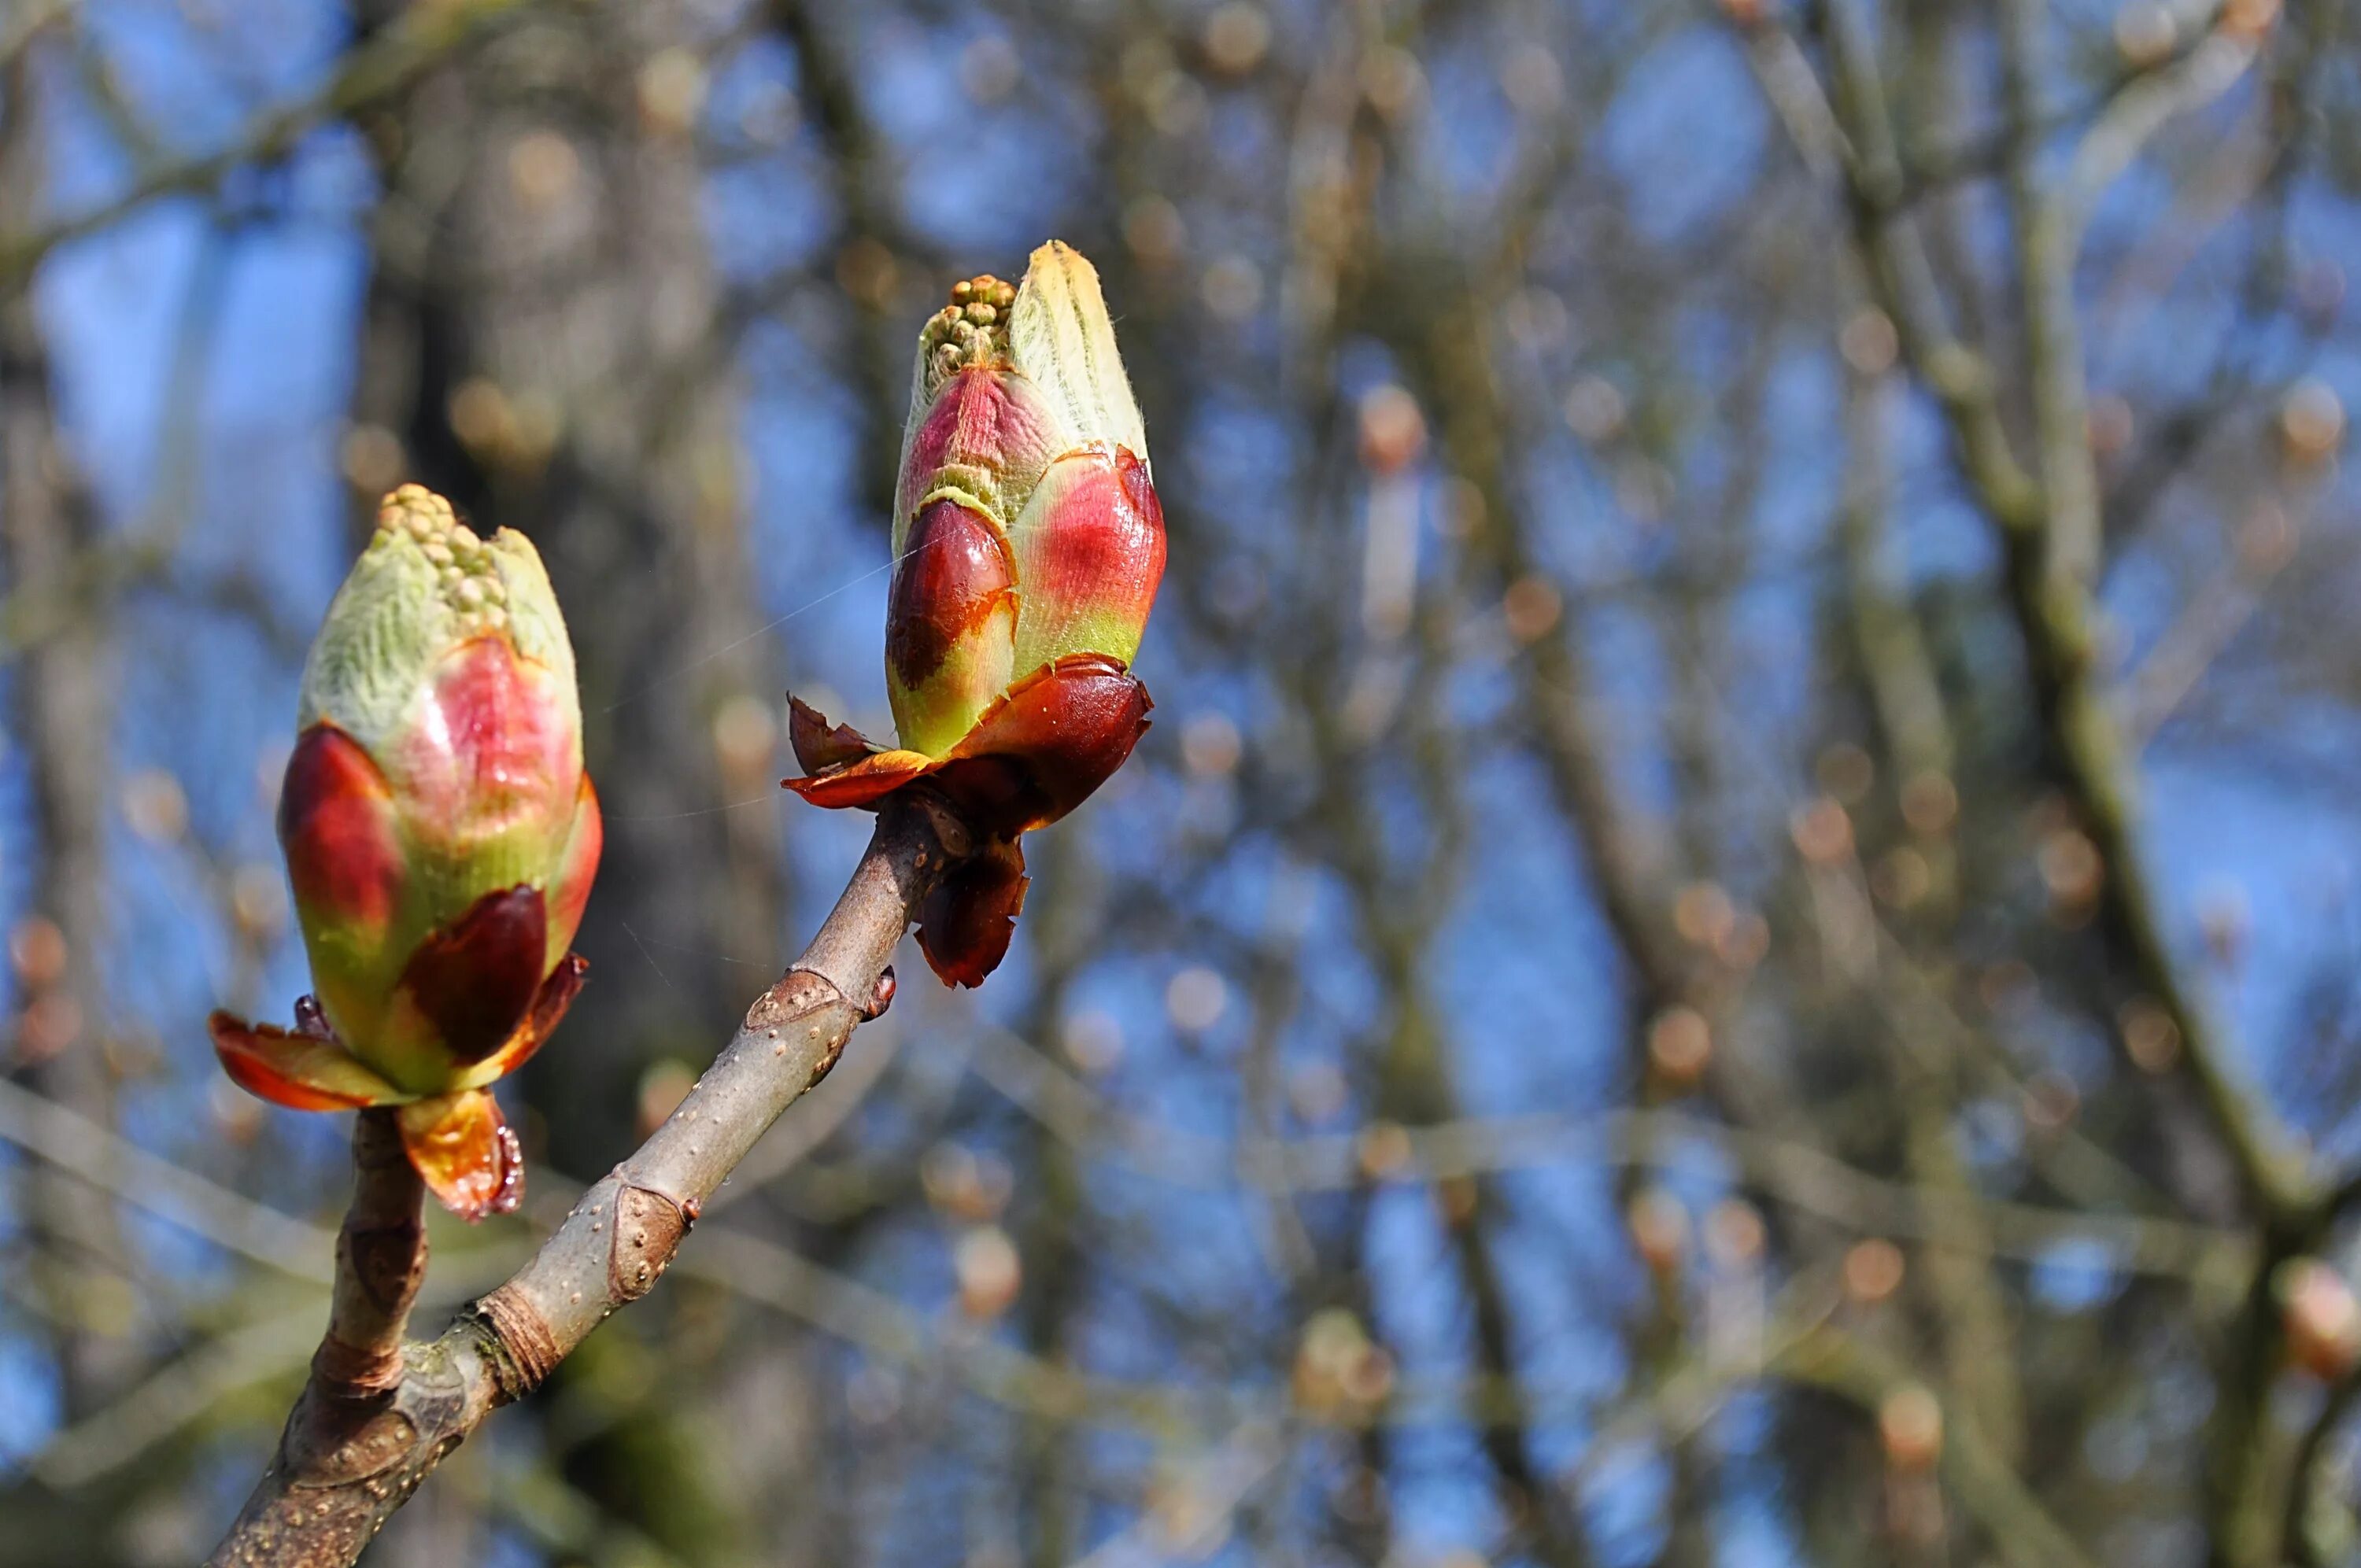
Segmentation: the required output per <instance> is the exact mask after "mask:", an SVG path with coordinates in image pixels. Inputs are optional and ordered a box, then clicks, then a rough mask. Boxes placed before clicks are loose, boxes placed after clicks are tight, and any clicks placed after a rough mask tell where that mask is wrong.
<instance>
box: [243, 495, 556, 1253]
mask: <svg viewBox="0 0 2361 1568" xmlns="http://www.w3.org/2000/svg"><path fill="white" fill-rule="evenodd" d="M297 724H298V726H299V729H300V734H299V737H298V740H297V741H296V745H295V750H294V752H293V754H292V755H291V757H290V758H289V759H288V762H287V772H286V778H285V781H284V784H282V786H281V789H280V802H279V838H280V847H281V848H282V850H284V851H285V854H286V858H287V871H288V881H289V883H290V884H291V887H292V889H293V893H294V906H295V915H296V919H297V922H298V924H299V925H300V927H302V933H303V943H304V948H305V951H306V954H307V955H308V956H309V958H310V959H311V968H312V983H313V996H314V998H316V1000H313V999H306V1003H305V1004H304V1005H302V1006H300V1007H299V1008H298V1010H297V1011H298V1018H297V1023H296V1027H295V1028H294V1030H292V1031H286V1030H280V1029H277V1028H273V1027H270V1026H269V1025H247V1024H245V1023H244V1022H243V1021H241V1020H238V1019H236V1018H232V1017H230V1016H228V1015H227V1014H214V1019H213V1032H214V1046H215V1047H216V1049H217V1050H218V1051H219V1052H220V1054H221V1057H222V1061H223V1065H224V1066H225V1067H226V1068H227V1069H228V1070H229V1073H230V1076H231V1077H233V1078H235V1079H236V1080H237V1081H238V1082H239V1083H241V1084H244V1085H245V1086H246V1087H247V1088H248V1089H250V1090H252V1091H254V1092H256V1093H258V1094H260V1095H262V1096H263V1097H264V1098H266V1099H270V1100H275V1101H277V1102H280V1104H284V1105H292V1106H296V1107H298V1108H301V1109H329V1108H339V1107H345V1106H359V1105H400V1106H402V1107H403V1111H402V1114H401V1125H402V1131H403V1137H404V1142H405V1146H407V1147H408V1149H409V1151H410V1155H411V1158H412V1163H413V1164H415V1165H416V1166H417V1167H418V1168H419V1171H420V1174H421V1175H422V1176H423V1177H424V1178H425V1179H426V1180H427V1182H428V1184H429V1185H430V1186H432V1187H433V1188H434V1190H435V1193H436V1195H437V1196H438V1197H440V1198H441V1199H442V1200H443V1201H444V1202H445V1203H446V1204H447V1205H449V1206H450V1207H451V1208H452V1209H454V1210H455V1211H456V1212H460V1213H463V1214H466V1215H467V1216H468V1217H470V1218H476V1217H480V1216H481V1215H482V1214H484V1213H487V1212H496V1211H498V1210H500V1209H501V1208H503V1207H509V1206H513V1203H514V1201H515V1189H516V1179H517V1169H516V1158H515V1138H514V1136H513V1135H511V1134H510V1133H509V1132H508V1129H507V1127H506V1125H505V1124H503V1123H502V1122H501V1121H500V1111H499V1107H498V1106H497V1105H496V1104H495V1103H494V1102H492V1100H491V1098H490V1096H489V1095H488V1094H485V1093H483V1092H481V1091H482V1089H483V1087H484V1086H485V1085H486V1084H489V1083H490V1082H492V1081H493V1080H495V1079H498V1078H500V1076H502V1075H503V1074H504V1073H506V1072H508V1071H510V1070H511V1069H513V1068H515V1067H516V1066H517V1065H518V1064H519V1063H521V1062H522V1061H523V1060H524V1058H526V1057H528V1056H530V1055H531V1054H532V1053H533V1050H534V1049H535V1048H536V1047H539V1046H540V1044H541V1042H542V1041H543V1039H544V1038H545V1037H546V1036H547V1035H548V1034H549V1032H550V1030H551V1029H553V1028H555V1025H556V1024H557V1021H558V1019H559V1018H560V1017H562V1016H563V1015H564V1014H565V1011H566V1005H567V1003H570V1002H571V1001H572V999H573V995H574V992H576V990H577V989H578V987H579V986H580V983H581V974H582V964H581V960H580V959H577V958H575V957H573V956H572V955H571V954H570V953H569V951H568V948H569V947H570V945H571V943H572V941H573V939H574V932H575V928H576V927H577V926H578V925H579V924H580V923H581V919H582V908H583V905H584V902H585V901H586V900H587V899H588V896H589V891H590V881H591V877H592V875H593V873H594V872H596V870H597V868H598V850H599V845H600V841H601V831H600V823H599V817H598V800H597V796H596V795H595V794H594V793H593V792H592V790H591V787H590V781H589V778H588V775H587V774H586V773H584V772H583V768H582V715H581V707H580V702H579V699H578V697H577V695H576V691H575V681H574V653H573V649H572V646H571V644H570V643H569V642H568V641H567V640H566V625H565V621H564V620H563V619H562V618H561V616H560V615H559V612H558V609H557V601H556V598H555V595H554V594H553V593H552V592H551V591H550V587H549V579H548V577H547V576H546V575H544V572H543V570H542V565H541V558H540V557H539V555H537V554H535V553H534V551H533V546H532V544H531V543H528V542H527V541H525V540H524V539H523V538H522V536H520V535H517V534H514V533H511V532H508V531H507V530H505V529H504V530H502V531H500V532H498V533H496V534H494V535H493V536H492V538H490V539H489V540H485V539H481V538H478V536H477V535H476V533H475V532H473V531H472V530H470V529H469V528H468V527H467V525H466V524H465V523H462V522H460V521H458V520H457V518H456V517H455V516H454V515H453V513H452V511H451V508H450V505H449V503H448V502H446V501H445V500H444V499H442V498H441V497H439V496H436V495H434V494H432V493H431V492H429V491H427V490H425V489H423V488H420V487H418V486H415V485H405V486H403V487H402V488H400V489H398V490H396V491H394V492H393V493H392V494H391V495H390V496H388V497H387V498H386V501H385V505H384V508H383V509H382V510H381V511H380V512H379V517H378V528H377V533H376V536H375V537H374V538H373V539H372V540H371V541H370V543H369V545H368V549H367V550H366V551H364V552H363V554H362V555H361V558H360V561H359V562H358V564H357V565H355V566H354V568H353V571H352V574H351V576H348V577H347V578H346V581H345V585H344V587H342V588H341V589H339V590H338V592H337V594H336V597H335V601H334V602H333V603H332V604H331V605H330V606H329V607H328V615H327V619H326V620H325V622H324V624H323V625H322V627H321V629H320V634H319V636H318V637H317V639H315V640H314V641H313V645H312V652H311V656H310V658H309V660H308V661H307V662H306V663H305V665H304V671H303V682H302V691H301V694H300V697H299V706H298V712H297Z"/></svg>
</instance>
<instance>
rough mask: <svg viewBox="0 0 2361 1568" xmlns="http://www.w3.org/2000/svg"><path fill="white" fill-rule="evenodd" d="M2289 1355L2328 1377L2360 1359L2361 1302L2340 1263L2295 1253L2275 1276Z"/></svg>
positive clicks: (2273, 1281)
mask: <svg viewBox="0 0 2361 1568" xmlns="http://www.w3.org/2000/svg"><path fill="white" fill-rule="evenodd" d="M2271 1288H2272V1289H2273V1290H2274V1291H2275V1292H2276V1293H2277V1294H2278V1296H2279V1318H2280V1322H2281V1326H2282V1327H2283V1328H2284V1330H2285V1332H2286V1333H2287V1346H2288V1356H2289V1358H2290V1360H2292V1361H2294V1362H2295V1364H2296V1365H2299V1366H2301V1367H2302V1368H2304V1370H2306V1371H2308V1372H2310V1373H2311V1374H2312V1376H2315V1377H2318V1378H2321V1379H2322V1380H2323V1381H2327V1382H2334V1381H2335V1380H2336V1379H2338V1378H2341V1377H2343V1376H2345V1375H2346V1374H2347V1373H2349V1372H2351V1371H2352V1370H2353V1368H2354V1367H2355V1365H2356V1364H2361V1302H2356V1300H2355V1299H2354V1294H2353V1287H2352V1285H2351V1284H2350V1283H2349V1282H2348V1281H2347V1280H2346V1279H2345V1276H2344V1275H2343V1274H2341V1273H2339V1272H2338V1271H2337V1270H2336V1269H2335V1268H2334V1267H2332V1266H2329V1265H2328V1264H2326V1263H2323V1262H2322V1261H2321V1260H2320V1259H2319V1258H2316V1257H2295V1258H2290V1259H2289V1260H2288V1261H2287V1262H2285V1263H2283V1264H2281V1265H2280V1266H2279V1271H2278V1273H2277V1274H2275V1275H2274V1276H2272V1278H2271Z"/></svg>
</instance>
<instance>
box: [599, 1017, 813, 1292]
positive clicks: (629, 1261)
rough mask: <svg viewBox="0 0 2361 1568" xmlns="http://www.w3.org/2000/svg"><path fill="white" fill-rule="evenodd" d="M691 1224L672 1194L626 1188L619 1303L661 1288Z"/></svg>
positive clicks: (613, 1255)
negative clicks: (665, 1272)
mask: <svg viewBox="0 0 2361 1568" xmlns="http://www.w3.org/2000/svg"><path fill="white" fill-rule="evenodd" d="M830 989H831V990H833V989H834V988H833V987H830ZM690 1221H691V1217H690V1215H689V1212H688V1209H687V1206H686V1204H683V1203H682V1202H680V1201H678V1200H677V1199H675V1198H673V1197H671V1196H670V1195H669V1194H666V1193H663V1192H658V1191H656V1190H654V1189H653V1188H650V1187H639V1186H634V1185H633V1184H631V1182H628V1181H627V1182H625V1183H623V1184H622V1186H621V1188H620V1190H618V1191H617V1192H616V1194H615V1232H614V1240H613V1242H612V1243H610V1244H609V1247H608V1251H607V1288H608V1289H609V1291H610V1292H611V1293H612V1295H613V1297H614V1299H616V1300H617V1301H619V1302H629V1301H636V1300H638V1299H640V1298H641V1297H642V1296H644V1295H646V1294H647V1293H648V1292H649V1291H650V1290H652V1289H653V1288H655V1283H656V1281H657V1280H659V1279H661V1278H663V1277H664V1270H665V1269H667V1268H670V1267H671V1266H672V1257H673V1254H674V1253H675V1252H676V1251H678V1250H679V1248H680V1238H681V1237H683V1236H684V1235H686V1234H688V1227H689V1224H690Z"/></svg>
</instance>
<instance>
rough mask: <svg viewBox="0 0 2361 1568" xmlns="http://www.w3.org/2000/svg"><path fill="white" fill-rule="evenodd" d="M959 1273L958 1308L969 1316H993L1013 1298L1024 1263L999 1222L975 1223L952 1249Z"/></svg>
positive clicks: (954, 1269) (1022, 1277)
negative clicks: (988, 1223)
mask: <svg viewBox="0 0 2361 1568" xmlns="http://www.w3.org/2000/svg"><path fill="white" fill-rule="evenodd" d="M951 1268H952V1272H953V1273H955V1274H956V1275H957V1276H958V1277H959V1296H960V1310H962V1311H964V1312H965V1313H966V1314H967V1315H968V1316H969V1317H971V1318H996V1317H998V1316H1000V1314H1001V1313H1003V1312H1005V1311H1006V1310H1008V1309H1009V1308H1010V1307H1012V1306H1014V1305H1015V1304H1016V1293H1017V1291H1018V1290H1019V1289H1021V1288H1023V1286H1024V1283H1025V1266H1024V1263H1023V1261H1022V1260H1021V1259H1020V1258H1019V1257H1018V1256H1017V1254H1016V1243H1014V1242H1012V1241H1010V1240H1009V1239H1008V1233H1007V1232H1005V1231H1004V1230H1002V1229H1001V1228H1000V1227H999V1226H998V1225H978V1226H977V1227H976V1228H975V1229H973V1230H972V1231H970V1232H968V1233H967V1234H965V1235H963V1236H961V1237H960V1239H959V1245H957V1246H955V1247H953V1248H952V1249H951Z"/></svg>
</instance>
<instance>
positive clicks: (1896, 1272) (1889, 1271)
mask: <svg viewBox="0 0 2361 1568" xmlns="http://www.w3.org/2000/svg"><path fill="white" fill-rule="evenodd" d="M1903 1270H1904V1263H1903V1259H1902V1249H1901V1248H1900V1247H1897V1246H1895V1245H1894V1244H1893V1243H1892V1242H1890V1241H1886V1240H1884V1239H1883V1238H1882V1237H1878V1236H1872V1237H1871V1238H1870V1239H1869V1240H1867V1241H1865V1242H1856V1243H1854V1244H1853V1245H1852V1246H1851V1247H1850V1249H1848V1250H1847V1251H1846V1253H1845V1255H1844V1288H1845V1294H1846V1295H1848V1296H1850V1297H1851V1298H1852V1299H1854V1300H1855V1301H1857V1302H1859V1303H1860V1304H1861V1305H1862V1306H1864V1307H1874V1306H1875V1305H1877V1304H1878V1303H1879V1302H1880V1301H1883V1300H1884V1299H1886V1298H1887V1297H1889V1296H1891V1295H1893V1294H1894V1291H1896V1290H1898V1289H1900V1288H1902V1275H1903Z"/></svg>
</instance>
